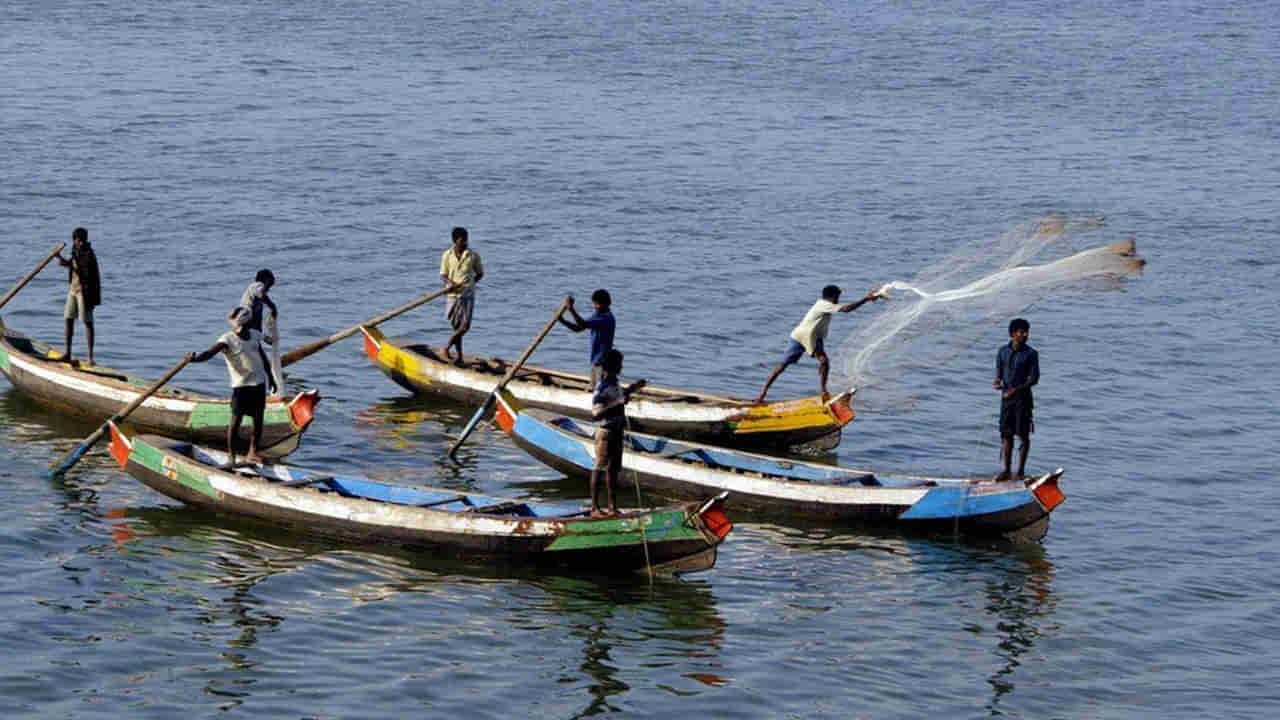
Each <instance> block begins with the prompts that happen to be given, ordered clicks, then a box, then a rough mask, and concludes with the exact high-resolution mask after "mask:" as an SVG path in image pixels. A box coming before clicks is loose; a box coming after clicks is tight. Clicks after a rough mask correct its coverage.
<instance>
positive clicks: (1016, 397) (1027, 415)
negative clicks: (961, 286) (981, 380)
mask: <svg viewBox="0 0 1280 720" xmlns="http://www.w3.org/2000/svg"><path fill="white" fill-rule="evenodd" d="M1030 335H1031V323H1029V322H1027V321H1026V320H1024V319H1023V318H1014V319H1013V320H1012V321H1011V322H1010V323H1009V343H1008V344H1007V345H1005V346H1003V347H1001V348H1000V351H999V352H997V353H996V379H995V381H994V382H993V383H992V384H991V385H992V387H994V388H995V389H996V390H999V391H1000V459H1001V460H1002V461H1004V472H1002V473H1000V474H999V475H997V476H996V479H997V480H1007V479H1008V478H1009V477H1011V475H1010V472H1009V470H1010V466H1011V465H1012V464H1013V436H1014V435H1017V436H1018V437H1019V438H1021V439H1022V444H1021V445H1020V446H1019V447H1018V477H1022V476H1023V475H1025V474H1026V470H1027V453H1029V452H1031V433H1033V432H1035V429H1036V426H1035V423H1034V422H1033V421H1032V417H1031V410H1032V407H1033V406H1034V405H1035V403H1034V401H1033V400H1032V397H1031V388H1032V386H1034V385H1035V384H1036V383H1038V382H1040V354H1039V353H1037V352H1036V351H1035V349H1034V348H1032V347H1031V346H1030V345H1028V344H1027V337H1029V336H1030Z"/></svg>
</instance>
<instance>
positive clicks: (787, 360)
mask: <svg viewBox="0 0 1280 720" xmlns="http://www.w3.org/2000/svg"><path fill="white" fill-rule="evenodd" d="M823 351H824V350H823V347H822V341H821V340H819V341H818V342H817V343H816V344H815V345H814V346H813V354H814V355H817V354H818V353H820V352H823ZM803 355H804V346H803V345H801V344H800V341H799V340H792V341H791V344H790V345H788V346H787V351H786V352H784V353H782V364H783V365H790V364H792V363H796V362H799V361H800V358H801V357H802V356H803Z"/></svg>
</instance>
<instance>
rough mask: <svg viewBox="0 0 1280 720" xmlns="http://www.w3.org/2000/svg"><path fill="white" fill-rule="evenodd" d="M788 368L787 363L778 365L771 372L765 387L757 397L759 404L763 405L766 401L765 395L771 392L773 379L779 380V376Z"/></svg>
mask: <svg viewBox="0 0 1280 720" xmlns="http://www.w3.org/2000/svg"><path fill="white" fill-rule="evenodd" d="M786 369H787V366H786V365H779V366H778V367H776V368H774V369H773V372H772V373H769V379H768V380H765V381H764V388H762V389H761V390H760V395H759V396H757V397H756V404H757V405H761V404H763V403H764V396H765V395H768V394H769V386H770V385H772V384H773V381H774V380H777V379H778V376H779V375H781V374H782V371H783V370H786Z"/></svg>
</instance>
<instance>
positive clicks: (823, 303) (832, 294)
mask: <svg viewBox="0 0 1280 720" xmlns="http://www.w3.org/2000/svg"><path fill="white" fill-rule="evenodd" d="M879 299H880V291H879V290H872V291H871V292H869V293H867V294H866V297H863V298H862V299H861V300H858V301H857V302H851V303H849V304H848V305H840V304H839V302H840V288H838V287H836V286H835V285H828V286H826V287H824V288H822V298H821V299H820V300H818V301H817V302H815V303H814V304H813V307H811V308H809V312H807V313H805V314H804V319H803V320H801V321H800V324H799V325H797V326H796V328H795V329H794V330H792V331H791V343H790V344H789V345H788V346H787V351H786V352H785V353H783V354H782V362H781V363H779V364H778V367H776V368H774V369H773V372H772V373H771V374H770V375H769V379H768V380H765V381H764V388H763V389H761V390H760V396H759V397H757V398H756V404H761V403H763V402H764V396H765V395H766V394H768V392H769V386H770V385H772V384H773V381H774V380H777V379H778V376H779V375H781V374H782V371H783V370H786V369H787V366H788V365H791V364H794V363H795V362H797V361H799V360H800V356H801V355H804V354H805V353H808V354H810V355H812V356H813V357H815V358H817V359H818V384H819V387H820V388H821V390H822V397H823V398H826V397H827V373H828V372H829V371H830V369H831V363H830V362H829V361H828V360H827V351H826V349H825V348H824V347H823V345H822V344H823V341H824V340H826V339H827V328H828V327H830V325H831V316H832V315H833V314H835V313H838V312H842V313H847V312H853V311H854V310H857V309H858V308H860V307H862V305H863V304H864V303H867V302H875V301H876V300H879Z"/></svg>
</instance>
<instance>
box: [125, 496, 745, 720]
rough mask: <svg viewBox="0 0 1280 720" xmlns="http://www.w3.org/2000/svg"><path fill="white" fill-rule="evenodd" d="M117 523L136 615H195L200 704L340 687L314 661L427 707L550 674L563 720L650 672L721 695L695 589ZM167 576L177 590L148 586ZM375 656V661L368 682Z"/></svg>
mask: <svg viewBox="0 0 1280 720" xmlns="http://www.w3.org/2000/svg"><path fill="white" fill-rule="evenodd" d="M108 514H109V515H110V516H112V519H113V521H114V522H115V526H116V528H117V532H116V533H115V537H116V542H117V549H118V550H120V551H121V552H122V553H124V554H125V555H126V556H129V557H132V558H134V559H136V560H137V561H138V562H136V563H129V565H130V567H132V571H131V572H133V573H135V574H136V577H135V578H134V579H133V580H131V581H128V584H129V585H130V586H132V587H133V588H134V592H133V593H132V594H133V595H134V602H147V603H153V604H159V605H163V606H164V612H165V613H166V614H170V615H174V614H176V615H178V616H185V615H187V614H189V613H190V614H193V615H194V617H193V618H192V619H193V620H194V621H195V623H196V624H197V625H198V626H199V627H200V628H201V630H200V632H199V633H197V634H196V636H195V637H194V638H193V639H192V641H191V644H193V645H194V646H195V648H194V649H193V651H192V654H193V656H194V657H180V658H176V659H175V662H176V663H177V664H178V665H177V667H176V668H174V667H171V668H169V669H168V670H167V672H170V673H172V672H175V671H176V672H179V673H183V672H196V671H197V669H198V675H197V677H199V678H201V682H202V683H203V684H204V687H203V691H204V692H205V693H207V694H209V695H212V696H216V697H219V698H225V703H224V704H223V705H222V707H223V708H224V709H230V708H233V707H235V706H237V705H239V704H241V703H246V702H248V701H249V700H250V699H251V698H255V697H256V698H257V700H255V704H257V703H259V702H261V701H263V700H266V699H268V698H269V697H271V696H273V695H275V694H276V693H278V692H281V691H282V688H285V687H296V684H291V682H284V681H282V680H280V678H283V677H286V676H290V675H292V674H295V673H302V674H303V675H304V676H306V675H308V674H313V673H316V672H317V671H319V673H320V676H322V677H333V673H332V672H330V671H328V670H322V669H319V670H318V669H317V667H316V666H315V664H314V658H316V657H324V658H325V665H326V666H327V665H332V666H333V667H339V668H343V669H344V670H343V673H350V674H352V675H353V677H352V678H350V679H349V680H347V681H346V682H347V683H350V682H364V681H368V682H375V683H380V682H387V681H388V678H391V679H392V680H394V681H395V682H396V684H397V685H398V686H399V687H401V688H403V690H404V691H405V692H408V693H410V694H413V695H414V696H415V697H418V698H419V699H424V698H432V697H437V696H448V695H449V693H450V692H452V690H453V689H452V687H451V686H450V683H449V682H448V680H447V679H448V678H450V677H453V676H454V675H455V674H456V673H457V672H458V671H459V668H460V667H467V666H471V667H484V668H486V670H485V672H486V673H489V674H492V676H493V678H494V680H493V682H494V691H495V692H509V691H510V689H509V688H508V685H509V681H510V677H512V676H514V675H512V673H515V672H516V670H517V669H518V668H519V667H526V666H527V664H528V663H531V662H538V663H540V664H541V665H542V666H543V667H545V668H547V669H548V672H555V673H558V674H557V675H556V676H555V677H549V676H545V675H544V676H541V677H539V678H537V679H534V680H532V681H528V682H530V683H531V686H532V687H543V688H545V687H546V685H545V683H547V682H548V681H552V680H554V682H555V683H556V686H557V687H562V688H564V692H563V693H557V694H558V695H559V700H558V702H559V703H560V705H559V706H557V707H558V709H563V710H567V714H568V715H573V716H581V715H589V714H593V713H596V712H600V711H604V710H609V709H616V706H615V705H614V704H613V701H614V700H616V699H617V698H619V696H623V695H625V694H626V693H628V692H629V691H630V690H631V688H630V687H629V685H628V683H626V682H625V681H624V680H622V679H621V676H622V675H623V674H624V673H625V672H626V671H627V669H628V668H629V667H630V668H634V667H635V666H636V665H637V664H641V663H650V662H652V663H662V664H664V665H671V666H674V667H676V668H680V672H679V676H683V677H686V678H688V679H689V686H688V687H687V688H682V689H680V691H681V692H695V691H696V689H697V688H699V687H704V688H705V686H706V685H716V684H722V683H723V682H724V681H722V680H720V679H719V678H720V676H721V675H723V674H724V672H723V670H722V663H721V659H720V654H721V648H722V646H723V644H724V634H725V631H726V627H727V623H726V621H725V620H724V618H723V617H722V616H721V615H720V613H719V612H718V610H717V607H716V604H717V603H716V597H715V595H714V593H713V592H712V589H711V587H710V586H709V585H707V584H706V583H704V582H701V581H698V580H679V581H677V580H670V579H663V578H658V579H656V580H655V581H654V582H653V584H650V582H649V581H648V579H646V578H645V577H643V576H635V577H632V578H630V579H627V578H621V579H620V578H618V577H608V578H605V577H595V576H582V575H577V574H575V575H573V576H564V575H556V574H546V573H542V572H536V571H533V570H529V569H521V568H502V569H495V568H494V567H492V566H490V565H486V564H477V563H470V562H462V561H457V560H454V559H450V558H439V557H434V556H430V555H423V554H420V553H412V552H405V551H400V550H397V549H395V548H379V549H378V550H377V551H366V550H363V549H360V550H350V549H344V550H335V549H333V547H332V545H331V544H328V543H325V542H316V541H309V540H306V539H300V538H298V537H297V536H295V535H293V534H291V533H286V532H281V531H277V530H275V529H274V528H270V527H267V526H260V525H259V524H257V523H252V522H244V521H241V520H238V519H236V518H233V517H227V516H224V515H218V514H214V513H208V512H205V511H202V510H197V509H192V508H185V507H183V508H178V507H172V508H169V507H147V508H122V509H117V510H113V511H111V512H110V513H108ZM157 575H158V576H161V577H165V578H168V579H167V580H166V581H164V582H163V583H159V584H157V583H155V582H153V581H151V580H149V579H148V578H152V577H155V576H157ZM179 622H180V624H181V625H182V626H184V627H186V626H187V625H189V624H190V621H188V620H181V621H179ZM370 654H376V656H377V661H376V662H375V663H373V666H372V668H370V669H369V670H368V671H367V672H366V671H365V670H362V669H361V668H363V667H366V666H369V656H370ZM211 655H215V656H216V657H217V658H218V661H217V662H216V663H213V664H210V663H209V657H210V656H211ZM182 663H187V666H186V667H183V666H182ZM362 675H367V676H368V677H365V678H362ZM375 675H376V676H377V677H374V676H375ZM158 680H159V679H158V678H157V681H158ZM278 683H282V684H278ZM441 683H443V685H442V684H441ZM467 692H468V693H473V692H475V686H474V682H472V683H470V684H468V686H467ZM365 697H368V696H367V695H366V696H365ZM566 704H567V706H566ZM573 705H578V708H577V709H575V708H573V707H572V706H573ZM565 714H566V713H560V715H565Z"/></svg>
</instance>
